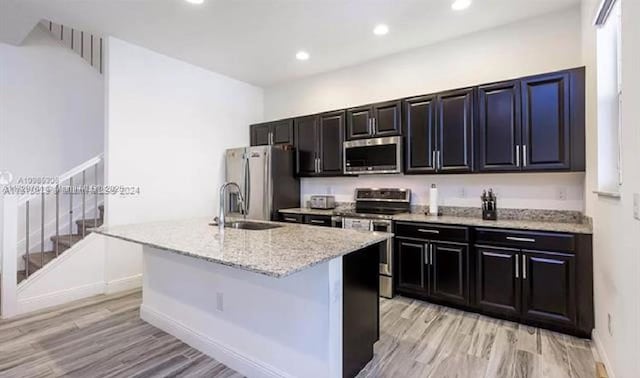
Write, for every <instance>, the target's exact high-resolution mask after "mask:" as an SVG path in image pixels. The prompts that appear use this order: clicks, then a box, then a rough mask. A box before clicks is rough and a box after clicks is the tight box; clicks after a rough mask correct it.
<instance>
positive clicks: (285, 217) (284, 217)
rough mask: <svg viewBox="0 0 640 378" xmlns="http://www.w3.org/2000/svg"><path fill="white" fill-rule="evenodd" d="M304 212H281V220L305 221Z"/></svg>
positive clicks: (291, 221) (290, 221)
mask: <svg viewBox="0 0 640 378" xmlns="http://www.w3.org/2000/svg"><path fill="white" fill-rule="evenodd" d="M303 218H304V217H303V216H302V214H287V213H280V221H281V222H289V223H302V222H303V221H304V219H303Z"/></svg>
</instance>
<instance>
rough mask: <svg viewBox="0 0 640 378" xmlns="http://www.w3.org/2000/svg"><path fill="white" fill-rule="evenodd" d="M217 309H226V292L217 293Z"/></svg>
mask: <svg viewBox="0 0 640 378" xmlns="http://www.w3.org/2000/svg"><path fill="white" fill-rule="evenodd" d="M216 310H218V311H220V312H222V311H224V294H222V293H216Z"/></svg>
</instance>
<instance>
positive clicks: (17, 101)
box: [0, 25, 104, 178]
mask: <svg viewBox="0 0 640 378" xmlns="http://www.w3.org/2000/svg"><path fill="white" fill-rule="evenodd" d="M103 142H104V82H103V77H102V76H101V75H100V74H99V73H98V72H96V70H95V69H93V68H91V66H90V65H88V64H87V63H86V62H85V61H84V60H83V59H82V58H81V57H79V56H78V55H76V54H75V53H74V52H73V51H72V50H70V49H68V48H66V47H64V46H62V45H61V44H60V43H59V42H58V41H56V40H55V39H54V38H53V36H51V35H50V34H49V32H48V31H47V30H46V29H44V28H42V26H40V25H38V26H37V27H36V28H35V29H34V30H33V31H32V32H31V34H29V36H28V37H27V38H26V40H25V41H24V44H23V45H21V46H12V45H7V44H4V43H0V170H9V171H10V172H12V173H13V175H14V177H15V178H17V177H24V176H58V175H60V174H62V173H64V172H66V171H67V170H69V169H71V168H73V167H75V166H77V165H79V164H81V163H83V162H84V161H86V160H89V159H90V158H92V157H94V156H96V155H98V154H100V153H102V151H103V144H104V143H103Z"/></svg>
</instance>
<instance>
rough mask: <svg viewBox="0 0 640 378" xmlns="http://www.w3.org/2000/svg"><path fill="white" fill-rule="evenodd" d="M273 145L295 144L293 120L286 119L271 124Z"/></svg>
mask: <svg viewBox="0 0 640 378" xmlns="http://www.w3.org/2000/svg"><path fill="white" fill-rule="evenodd" d="M271 133H273V137H272V138H273V144H293V120H292V119H284V120H282V121H276V122H273V123H271Z"/></svg>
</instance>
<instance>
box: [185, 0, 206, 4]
mask: <svg viewBox="0 0 640 378" xmlns="http://www.w3.org/2000/svg"><path fill="white" fill-rule="evenodd" d="M184 1H186V2H187V3H191V4H202V3H204V0H184Z"/></svg>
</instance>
